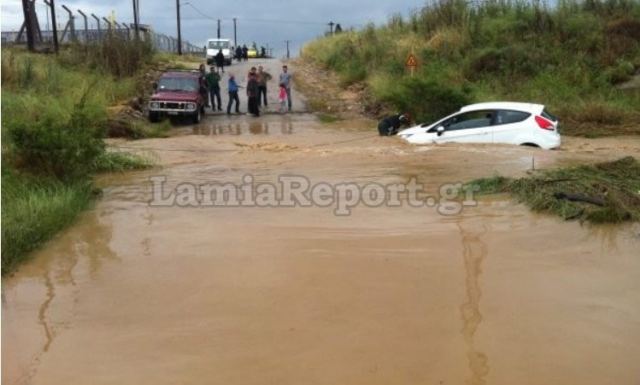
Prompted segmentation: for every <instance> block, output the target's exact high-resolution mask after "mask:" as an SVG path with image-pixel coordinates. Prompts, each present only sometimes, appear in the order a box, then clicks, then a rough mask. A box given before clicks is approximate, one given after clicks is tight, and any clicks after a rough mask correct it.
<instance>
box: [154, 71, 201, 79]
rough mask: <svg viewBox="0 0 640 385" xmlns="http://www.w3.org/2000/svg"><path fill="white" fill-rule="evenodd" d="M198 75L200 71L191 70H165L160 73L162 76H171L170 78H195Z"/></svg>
mask: <svg viewBox="0 0 640 385" xmlns="http://www.w3.org/2000/svg"><path fill="white" fill-rule="evenodd" d="M199 76H200V72H199V71H196V70H193V71H167V72H165V73H163V74H162V77H163V78H165V77H171V78H197V77H199Z"/></svg>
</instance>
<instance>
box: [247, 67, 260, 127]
mask: <svg viewBox="0 0 640 385" xmlns="http://www.w3.org/2000/svg"><path fill="white" fill-rule="evenodd" d="M247 97H248V98H249V102H248V109H249V113H250V114H252V115H253V116H260V108H259V107H258V75H257V74H256V67H251V72H249V80H248V81H247Z"/></svg>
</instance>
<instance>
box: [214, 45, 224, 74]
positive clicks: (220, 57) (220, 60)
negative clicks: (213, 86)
mask: <svg viewBox="0 0 640 385" xmlns="http://www.w3.org/2000/svg"><path fill="white" fill-rule="evenodd" d="M215 60H216V67H218V68H220V70H222V73H224V54H223V53H222V50H221V49H220V50H218V53H217V54H216V56H215Z"/></svg>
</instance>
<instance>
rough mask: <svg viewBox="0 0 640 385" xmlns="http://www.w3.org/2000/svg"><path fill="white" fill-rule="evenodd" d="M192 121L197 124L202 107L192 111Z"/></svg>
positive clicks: (200, 117) (200, 118)
mask: <svg viewBox="0 0 640 385" xmlns="http://www.w3.org/2000/svg"><path fill="white" fill-rule="evenodd" d="M192 118H193V123H194V124H198V123H200V121H201V120H202V108H200V107H198V109H197V110H196V112H194V113H193V117H192Z"/></svg>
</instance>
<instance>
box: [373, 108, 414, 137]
mask: <svg viewBox="0 0 640 385" xmlns="http://www.w3.org/2000/svg"><path fill="white" fill-rule="evenodd" d="M410 121H411V117H410V116H409V114H406V113H405V114H396V115H391V116H387V117H386V118H384V119H382V120H381V121H380V123H378V133H379V134H380V136H391V135H395V134H397V133H398V129H399V128H400V127H402V126H403V125H409V122H410Z"/></svg>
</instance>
